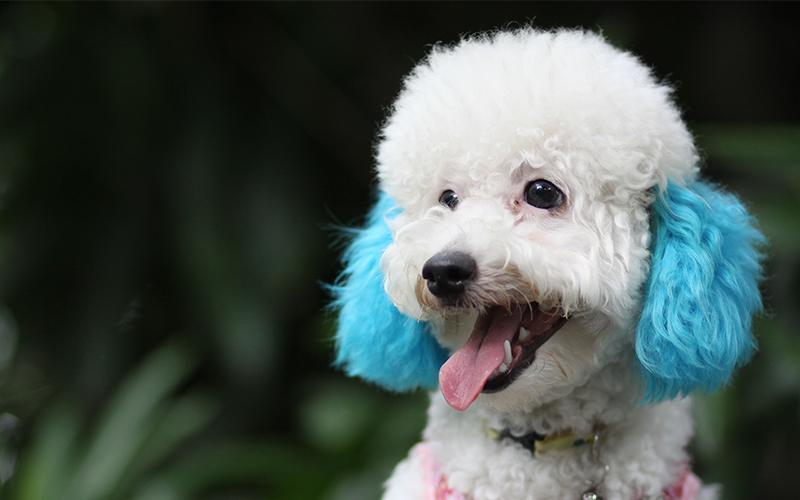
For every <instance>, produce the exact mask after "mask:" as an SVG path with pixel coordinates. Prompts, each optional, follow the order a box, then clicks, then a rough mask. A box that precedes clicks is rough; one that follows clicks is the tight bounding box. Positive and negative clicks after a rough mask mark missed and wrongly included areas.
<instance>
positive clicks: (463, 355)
mask: <svg viewBox="0 0 800 500" xmlns="http://www.w3.org/2000/svg"><path fill="white" fill-rule="evenodd" d="M566 321H567V318H565V317H564V316H562V315H561V314H559V312H558V310H552V311H543V310H541V309H540V308H539V304H537V303H536V302H531V303H528V304H524V305H523V304H518V305H515V306H514V307H513V308H512V309H511V310H510V311H509V310H507V309H505V308H501V307H499V306H494V307H490V308H489V309H487V310H486V311H485V312H482V313H481V314H480V316H478V319H477V321H475V327H474V329H473V331H472V334H471V335H470V337H469V339H468V340H467V342H466V343H465V344H464V345H463V346H462V347H461V348H460V349H459V350H458V351H456V352H455V353H454V354H453V355H452V356H450V359H448V360H447V362H446V363H445V364H444V365H443V366H442V368H441V369H440V370H439V387H440V388H441V391H442V394H443V395H444V398H445V400H447V403H448V404H449V405H450V406H452V407H453V408H455V409H456V410H461V411H463V410H466V409H467V408H468V407H469V405H471V404H472V402H473V401H475V399H476V398H477V397H478V395H479V394H480V393H481V392H486V393H493V392H499V391H502V390H503V389H505V388H507V387H508V386H509V385H511V384H512V383H513V382H514V380H516V379H517V377H519V375H520V374H521V373H522V372H523V371H525V369H526V368H528V367H529V366H530V365H531V363H533V361H534V360H535V359H536V350H537V349H539V347H541V346H542V345H543V344H544V343H545V342H547V341H548V340H549V339H550V337H552V336H553V334H554V333H556V332H557V331H558V330H559V329H560V328H561V327H562V326H563V325H564V323H565V322H566Z"/></svg>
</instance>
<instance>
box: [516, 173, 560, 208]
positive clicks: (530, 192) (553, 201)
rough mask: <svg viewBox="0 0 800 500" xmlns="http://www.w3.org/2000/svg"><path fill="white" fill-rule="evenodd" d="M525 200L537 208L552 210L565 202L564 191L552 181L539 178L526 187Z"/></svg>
mask: <svg viewBox="0 0 800 500" xmlns="http://www.w3.org/2000/svg"><path fill="white" fill-rule="evenodd" d="M525 202H526V203H528V204H529V205H533V206H534V207H536V208H544V209H547V210H552V209H554V208H558V207H560V206H561V204H562V203H564V193H562V192H561V190H560V189H558V188H557V187H556V185H555V184H553V183H552V182H550V181H546V180H544V179H539V180H537V181H532V182H530V183H528V185H527V186H526V187H525Z"/></svg>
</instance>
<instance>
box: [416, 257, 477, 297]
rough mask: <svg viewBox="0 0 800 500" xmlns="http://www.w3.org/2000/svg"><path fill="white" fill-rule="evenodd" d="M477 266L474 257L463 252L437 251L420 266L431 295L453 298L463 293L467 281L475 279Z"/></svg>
mask: <svg viewBox="0 0 800 500" xmlns="http://www.w3.org/2000/svg"><path fill="white" fill-rule="evenodd" d="M477 268H478V266H477V264H476V263H475V259H473V258H472V257H470V256H469V255H467V254H465V253H464V252H454V251H447V252H439V253H437V254H436V255H434V256H433V257H431V258H430V259H428V261H427V262H426V263H425V265H424V266H422V278H423V279H425V280H426V281H427V283H428V290H430V292H431V293H432V294H433V295H435V296H436V297H438V298H440V299H447V300H454V299H457V298H458V297H459V296H461V295H463V293H464V291H465V290H466V288H467V285H468V284H469V282H471V281H472V280H474V279H475V275H476V271H477Z"/></svg>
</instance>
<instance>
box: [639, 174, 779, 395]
mask: <svg viewBox="0 0 800 500" xmlns="http://www.w3.org/2000/svg"><path fill="white" fill-rule="evenodd" d="M652 224H653V235H654V242H653V254H652V261H651V263H650V274H649V277H648V281H647V285H646V289H645V299H644V307H643V310H642V317H641V320H640V323H639V326H638V330H637V333H636V354H637V356H638V358H639V362H640V363H641V366H642V371H643V373H644V378H645V383H646V390H647V394H646V397H645V399H646V400H649V401H659V400H663V399H670V398H674V397H676V396H679V395H680V396H683V395H686V394H688V393H690V392H692V391H693V390H694V389H696V388H699V389H701V390H703V391H713V390H714V389H716V388H718V387H719V386H720V385H721V384H724V383H725V382H726V381H727V380H728V379H729V377H730V376H731V374H732V373H733V371H734V370H735V369H736V368H737V367H739V366H740V365H742V364H744V363H746V362H747V360H748V359H750V356H751V355H752V354H753V351H754V350H755V347H756V346H755V339H754V337H753V335H752V333H751V331H750V324H751V320H752V315H753V314H754V313H757V312H760V311H761V295H760V293H759V291H758V282H759V280H760V278H761V263H760V261H761V254H760V252H759V250H758V247H759V246H761V245H763V244H764V238H763V236H761V234H760V233H759V232H758V231H757V230H756V229H755V228H754V227H753V219H752V218H751V217H750V216H749V215H748V213H747V211H746V209H745V208H744V207H743V206H742V204H741V203H740V202H739V201H738V200H737V199H736V198H735V197H734V196H732V195H730V194H725V193H723V192H721V191H720V190H718V189H715V188H714V187H713V186H711V185H709V184H707V183H704V182H700V181H697V182H695V183H694V184H692V185H690V186H688V187H686V188H683V187H679V186H676V185H674V184H671V183H670V184H669V185H668V187H667V189H666V190H665V191H664V192H663V193H660V195H659V197H658V199H657V200H656V201H655V202H654V203H653V214H652Z"/></svg>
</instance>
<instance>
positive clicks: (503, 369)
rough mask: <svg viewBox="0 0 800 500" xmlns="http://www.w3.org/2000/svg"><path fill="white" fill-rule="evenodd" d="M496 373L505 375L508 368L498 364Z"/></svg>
mask: <svg viewBox="0 0 800 500" xmlns="http://www.w3.org/2000/svg"><path fill="white" fill-rule="evenodd" d="M497 371H499V372H500V373H505V372H507V371H508V366H506V364H505V363H500V366H499V367H497Z"/></svg>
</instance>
